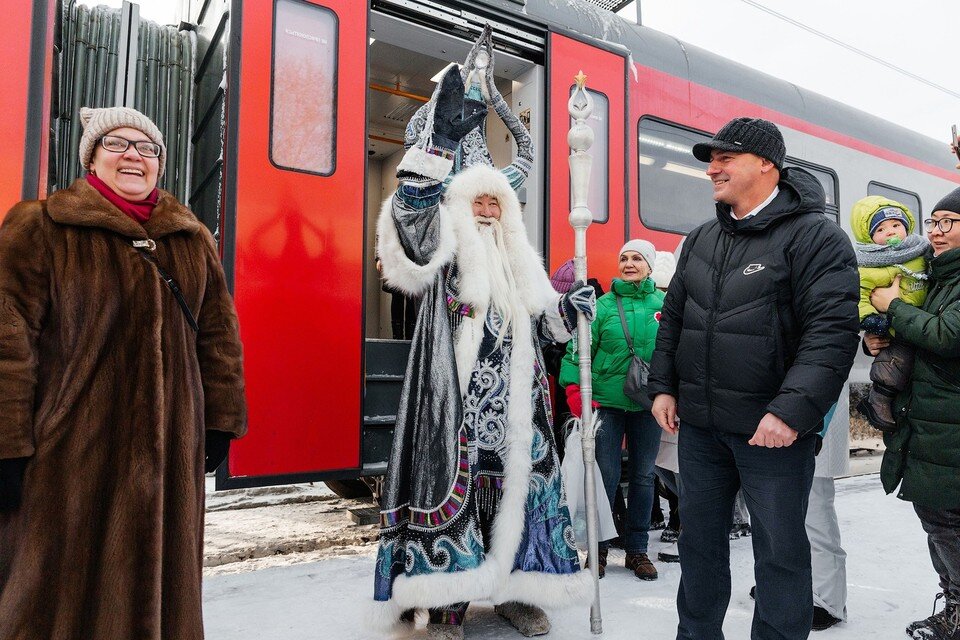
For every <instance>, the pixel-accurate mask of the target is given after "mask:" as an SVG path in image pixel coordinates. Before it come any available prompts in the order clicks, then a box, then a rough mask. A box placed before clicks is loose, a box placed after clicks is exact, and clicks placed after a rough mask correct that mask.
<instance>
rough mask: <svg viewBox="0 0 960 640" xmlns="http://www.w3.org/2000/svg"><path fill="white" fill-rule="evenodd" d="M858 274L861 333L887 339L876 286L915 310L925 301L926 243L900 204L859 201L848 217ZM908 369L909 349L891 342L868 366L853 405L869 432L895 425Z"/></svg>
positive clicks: (873, 199)
mask: <svg viewBox="0 0 960 640" xmlns="http://www.w3.org/2000/svg"><path fill="white" fill-rule="evenodd" d="M850 227H851V229H853V236H854V239H855V240H856V243H855V244H854V249H855V250H856V252H857V264H858V265H859V269H860V304H859V311H860V327H861V328H862V329H863V330H864V331H866V332H867V333H870V334H873V335H878V336H887V337H889V336H890V320H889V318H888V317H887V315H886V314H884V313H881V312H880V311H878V310H877V309H876V308H874V307H873V305H871V304H870V293H871V292H872V291H873V290H874V289H876V288H877V287H887V286H890V285H891V284H893V283H894V282H898V283H899V284H900V296H901V297H900V299H901V300H903V301H904V302H906V303H908V304H912V305H914V306H917V307H918V306H920V305H922V304H923V301H924V299H925V298H926V297H927V278H928V276H927V257H926V256H927V253H929V251H930V242H929V241H928V240H927V239H926V238H924V237H923V236H918V235H916V234H915V233H913V230H914V227H916V224H915V223H914V219H913V214H912V213H911V212H910V209H908V208H907V207H905V206H904V205H902V204H900V203H899V202H896V201H894V200H891V199H889V198H885V197H883V196H867V197H866V198H861V199H860V200H858V201H857V202H856V203H855V204H854V205H853V209H852V210H851V212H850ZM912 370H913V347H911V346H910V345H907V344H904V343H903V342H902V341H900V340H891V341H890V346H889V347H887V348H885V349H882V350H881V351H880V353H879V354H878V355H877V357H876V358H874V360H873V364H872V365H871V367H870V380H871V381H872V382H873V384H872V385H871V386H870V392H869V394H868V395H867V397H866V398H864V399H863V400H861V401H860V403H859V404H858V405H857V410H858V411H859V412H860V413H862V414H863V415H864V416H865V417H866V418H867V420H868V421H869V422H870V424H871V425H873V426H874V427H875V428H877V429H879V430H880V431H891V430H893V429H895V428H896V423H895V420H894V417H893V412H892V410H891V404H893V398H894V396H896V394H897V392H899V391H902V390H903V388H904V387H905V386H906V384H907V380H908V379H909V378H910V372H911V371H912Z"/></svg>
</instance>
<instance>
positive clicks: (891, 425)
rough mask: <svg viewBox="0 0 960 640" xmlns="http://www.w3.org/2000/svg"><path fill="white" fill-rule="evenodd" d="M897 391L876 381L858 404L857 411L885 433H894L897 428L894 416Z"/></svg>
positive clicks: (872, 425) (871, 424)
mask: <svg viewBox="0 0 960 640" xmlns="http://www.w3.org/2000/svg"><path fill="white" fill-rule="evenodd" d="M894 396H896V392H895V391H893V390H891V389H888V388H886V387H884V386H882V385H879V384H877V383H874V384H873V385H871V386H870V393H868V394H867V397H866V398H864V399H863V400H861V401H860V403H859V404H857V411H859V412H860V413H861V414H862V415H863V417H865V418H866V419H867V422H869V423H870V426H871V427H873V428H874V429H879V430H880V431H882V432H884V433H893V432H894V431H896V430H897V421H896V419H895V418H894V417H893V406H892V405H893V398H894Z"/></svg>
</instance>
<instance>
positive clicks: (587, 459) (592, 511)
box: [567, 70, 603, 634]
mask: <svg viewBox="0 0 960 640" xmlns="http://www.w3.org/2000/svg"><path fill="white" fill-rule="evenodd" d="M574 80H576V82H577V88H576V90H575V91H574V92H573V95H571V96H570V100H568V101H567V110H568V111H569V112H570V117H572V118H573V121H574V124H573V126H572V127H571V128H570V132H569V133H567V144H569V145H570V150H571V151H572V153H571V154H570V158H569V159H570V185H571V190H572V192H573V196H572V199H573V207H572V209H571V211H570V226H571V227H573V242H574V245H573V273H574V278H575V279H576V280H578V281H581V282H586V281H587V227H589V226H590V223H591V222H593V215H592V214H591V213H590V209H588V208H587V191H588V188H589V186H590V163H591V162H592V159H591V157H590V154H588V153H587V149H589V148H590V147H591V146H592V145H593V129H591V128H590V127H589V126H587V118H589V117H590V114H591V113H592V112H593V98H592V97H591V96H590V94H589V93H588V92H587V90H586V89H585V88H584V86H585V84H586V82H587V76H585V75H583V71H582V70H581V71H580V73H578V74H577V75H576V77H575V78H574ZM577 347H578V348H577V353H578V354H579V358H580V398H581V399H582V401H583V404H582V406H583V411H582V413H581V415H582V418H581V425H582V426H581V428H580V436H581V442H582V444H583V465H584V474H583V486H584V508H585V509H584V510H585V512H586V516H587V562H588V563H589V565H590V573H591V574H592V575H593V603H592V604H591V605H590V632H591V633H594V634H600V633H603V621H602V619H601V617H600V565H599V562H598V555H599V554H598V552H597V543H598V541H597V538H598V537H599V532H598V529H599V526H598V523H597V487H596V477H595V475H594V465H595V464H596V460H597V442H596V429H595V420H594V414H593V383H592V374H591V366H590V322H589V321H588V320H587V318H586V317H585V316H584V315H583V313H577Z"/></svg>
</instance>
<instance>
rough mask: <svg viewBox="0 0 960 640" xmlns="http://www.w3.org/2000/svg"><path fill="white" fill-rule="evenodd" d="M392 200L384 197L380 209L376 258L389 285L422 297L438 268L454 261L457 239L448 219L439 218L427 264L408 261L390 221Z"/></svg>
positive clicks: (391, 220)
mask: <svg viewBox="0 0 960 640" xmlns="http://www.w3.org/2000/svg"><path fill="white" fill-rule="evenodd" d="M393 198H394V196H392V195H391V196H390V197H389V198H387V199H386V200H385V201H384V203H383V206H382V207H381V208H380V219H379V220H377V255H378V256H379V257H380V265H381V268H382V269H383V279H384V281H386V283H387V284H388V285H390V286H391V287H394V288H395V289H398V290H399V291H402V292H403V293H405V294H407V295H409V296H414V297H416V296H420V295H422V294H423V293H424V292H425V291H426V290H427V289H428V288H429V287H430V285H431V284H433V281H434V280H435V279H436V277H437V274H438V273H439V272H440V269H441V268H443V267H444V266H446V265H447V264H449V263H450V261H451V260H453V254H454V251H455V249H456V244H457V241H456V238H455V236H454V233H453V229H452V228H451V225H450V224H449V222H448V221H447V220H445V219H444V218H443V217H441V219H440V241H439V243H438V245H437V250H436V251H434V253H433V255H432V256H431V257H430V261H429V262H427V264H424V265H419V264H417V263H416V262H414V261H413V260H411V259H410V258H408V257H407V254H406V253H405V252H404V250H403V245H402V244H400V235H399V234H398V233H397V226H396V224H395V223H394V220H393Z"/></svg>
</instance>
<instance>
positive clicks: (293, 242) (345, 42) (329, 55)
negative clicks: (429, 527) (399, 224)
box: [217, 0, 368, 488]
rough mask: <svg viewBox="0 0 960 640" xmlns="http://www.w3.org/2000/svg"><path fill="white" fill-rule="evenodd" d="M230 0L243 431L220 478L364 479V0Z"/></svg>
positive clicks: (236, 482) (230, 260) (230, 264)
mask: <svg viewBox="0 0 960 640" xmlns="http://www.w3.org/2000/svg"><path fill="white" fill-rule="evenodd" d="M233 7H234V9H235V11H234V15H233V16H231V21H232V24H231V29H232V36H231V41H230V52H231V60H230V63H229V71H228V78H227V83H228V85H229V90H230V91H229V101H228V105H227V137H228V144H227V145H226V151H225V154H226V157H225V164H226V175H225V188H224V193H225V196H224V215H225V218H226V219H225V220H224V225H223V229H224V232H223V237H222V242H223V251H224V263H225V264H226V265H227V268H228V277H230V278H231V280H232V284H233V288H234V297H235V300H236V305H237V312H238V315H239V317H240V334H241V338H242V340H243V346H244V368H245V374H246V385H247V402H248V407H249V418H248V419H249V433H248V435H247V436H246V437H245V438H244V439H242V440H240V441H238V442H236V443H234V446H233V447H232V448H231V452H230V459H229V464H228V466H227V469H224V468H223V467H221V469H220V472H219V473H218V476H217V487H218V488H231V487H244V486H255V485H266V484H281V483H288V482H298V481H306V480H311V479H314V478H316V477H318V475H319V473H321V472H323V473H324V474H325V476H326V477H331V475H332V476H334V477H335V476H336V475H337V474H338V473H342V475H344V476H350V477H356V476H357V475H358V468H359V465H360V425H361V417H360V406H361V393H362V389H361V387H362V371H361V362H362V357H361V349H362V320H363V296H362V292H363V255H364V189H363V187H362V185H363V184H364V171H365V156H366V140H365V135H366V130H365V124H366V75H367V37H368V34H367V28H368V25H367V20H368V18H367V13H368V10H367V3H366V2H358V1H357V0H272V1H270V2H244V3H240V2H234V3H233ZM238 14H239V15H238ZM231 218H232V219H231Z"/></svg>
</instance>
